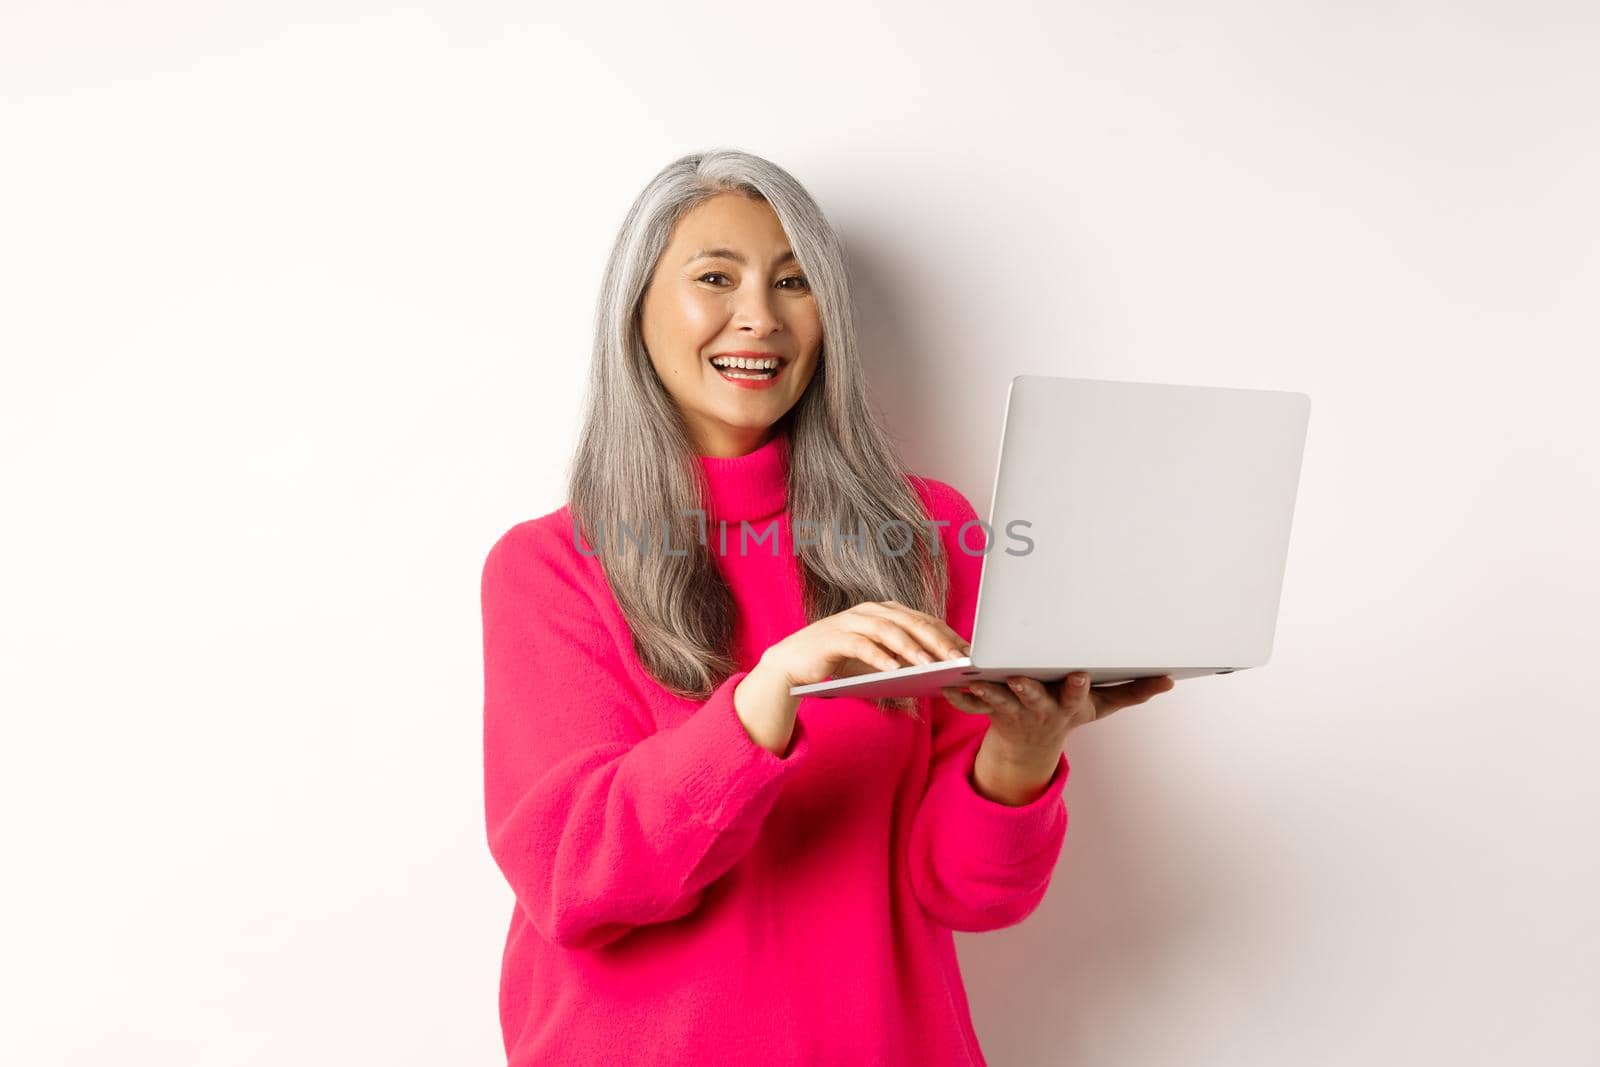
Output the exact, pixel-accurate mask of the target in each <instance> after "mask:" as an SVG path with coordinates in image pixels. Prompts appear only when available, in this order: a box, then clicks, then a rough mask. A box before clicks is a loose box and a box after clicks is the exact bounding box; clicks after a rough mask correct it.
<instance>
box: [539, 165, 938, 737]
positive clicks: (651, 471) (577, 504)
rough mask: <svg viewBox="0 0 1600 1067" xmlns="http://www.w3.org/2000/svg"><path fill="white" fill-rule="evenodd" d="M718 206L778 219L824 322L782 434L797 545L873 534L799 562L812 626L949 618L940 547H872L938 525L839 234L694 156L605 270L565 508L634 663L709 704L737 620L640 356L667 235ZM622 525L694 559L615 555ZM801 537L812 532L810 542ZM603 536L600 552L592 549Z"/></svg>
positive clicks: (761, 176) (686, 450)
mask: <svg viewBox="0 0 1600 1067" xmlns="http://www.w3.org/2000/svg"><path fill="white" fill-rule="evenodd" d="M723 193H740V194H742V195H745V196H748V197H751V198H752V199H756V200H760V201H764V202H765V203H766V204H767V205H768V206H770V207H771V208H772V210H773V213H774V214H775V215H776V216H777V217H778V221H779V222H780V223H781V224H782V225H783V229H784V232H785V234H786V235H787V236H788V238H789V241H790V244H791V246H792V247H793V249H794V252H795V256H796V257H797V259H798V262H799V266H800V268H801V270H802V271H803V272H804V273H805V276H806V279H807V282H808V284H809V286H810V288H811V291H812V292H813V293H814V294H815V298H816V301H817V307H818V311H819V313H820V315H821V320H822V346H821V351H820V353H819V358H818V361H817V367H816V371H815V372H814V374H813V376H812V379H811V381H810V383H809V384H808V385H807V387H806V391H805V392H804V393H803V394H802V395H801V397H800V399H799V400H798V401H796V402H795V405H794V407H793V408H792V409H790V411H789V412H788V413H787V414H785V415H784V417H783V419H782V420H780V425H779V426H778V427H776V429H775V432H776V433H785V432H786V433H788V435H789V483H788V508H789V516H790V527H791V531H792V530H793V529H797V528H800V529H813V530H818V531H832V530H833V529H834V525H833V524H834V523H837V524H838V528H839V529H840V530H843V531H857V530H859V529H860V528H861V526H862V525H864V526H865V528H866V530H867V531H868V536H867V538H866V540H865V548H864V550H860V546H858V549H857V550H850V551H847V550H846V549H845V548H843V547H841V545H840V543H839V539H838V538H835V537H831V536H821V537H817V538H816V539H815V540H816V541H817V542H818V543H816V544H811V543H809V542H807V543H805V544H797V545H795V546H794V551H795V554H796V557H797V563H798V567H797V570H798V572H799V574H800V576H801V580H802V584H803V586H804V606H805V615H806V620H807V623H808V624H809V623H811V622H815V621H817V620H818V619H821V618H825V617H826V616H829V615H833V614H836V613H838V612H841V611H844V610H846V609H847V608H850V607H852V606H854V605H856V604H859V603H861V602H862V601H867V600H877V601H881V600H896V601H899V602H900V603H902V604H905V605H906V606H908V607H911V608H915V609H917V610H919V611H924V612H927V613H928V614H930V615H934V616H936V617H940V618H942V617H943V616H944V608H945V598H946V596H947V595H948V576H947V574H946V572H945V567H944V562H943V557H942V556H940V555H938V554H937V550H936V549H934V548H933V542H934V541H935V540H936V536H935V537H930V538H927V539H926V540H924V537H923V536H915V537H913V538H912V550H910V551H905V552H901V553H900V554H898V555H890V554H887V553H884V552H881V551H875V550H874V548H873V545H874V542H873V537H872V533H871V531H875V530H879V529H881V528H883V527H884V526H885V525H886V524H892V523H895V521H896V520H899V521H900V522H904V523H906V524H907V527H909V529H910V530H912V531H922V532H923V533H924V534H925V533H926V529H927V525H926V520H927V518H928V516H927V515H926V512H925V510H924V508H923V506H922V503H921V501H920V500H919V499H918V496H917V494H916V491H915V489H914V488H913V487H912V486H911V484H910V483H909V481H908V480H907V476H906V474H904V473H902V470H903V468H902V464H901V462H900V458H899V455H898V452H897V450H896V449H895V446H894V444H893V441H892V439H891V438H890V436H889V434H888V433H887V432H886V431H885V429H884V428H883V426H882V425H881V423H880V421H879V418H878V415H877V413H876V412H875V410H874V409H873V407H872V406H871V405H870V403H869V397H868V389H867V382H866V378H865V376H864V375H863V373H862V368H861V360H860V356H859V354H858V352H857V349H856V335H855V325H854V320H853V309H852V304H851V295H850V282H849V276H848V273H847V270H846V266H845V256H844V249H843V245H842V244H841V242H840V240H839V237H838V235H837V234H836V233H835V232H834V230H833V227H832V226H831V225H829V223H828V220H827V219H826V218H825V217H824V216H823V214H822V211H821V209H820V208H819V207H818V206H817V204H816V202H815V201H814V200H813V199H812V198H811V195H810V194H809V193H807V192H806V190H805V188H804V187H802V186H801V185H800V183H799V182H797V181H796V180H795V179H794V178H793V177H792V176H791V175H790V174H789V173H788V172H787V171H785V170H783V169H782V168H781V167H778V166H776V165H775V164H773V163H770V162H768V161H767V160H765V159H762V158H760V157H759V156H754V155H751V154H749V153H746V152H740V151H735V150H732V149H718V150H713V151H705V152H697V153H692V154H690V155H686V156H683V157H681V158H679V159H677V160H675V161H673V162H672V163H670V164H668V165H667V166H666V167H665V168H663V169H662V170H661V172H660V173H658V174H657V175H656V176H655V177H654V178H653V179H651V180H650V182H649V184H648V185H646V186H645V188H644V190H643V191H642V192H641V193H640V194H639V196H638V198H637V199H636V200H635V201H634V203H633V207H632V208H631V209H630V210H629V211H628V215H627V218H626V219H624V221H623V223H622V226H621V228H620V230H619V231H618V233H617V237H616V242H615V244H614V245H613V246H612V250H611V255H610V258H609V259H608V261H607V263H606V268H605V275H604V278H603V279H602V281H601V286H600V298H599V303H598V305H597V308H596V312H595V333H594V357H593V362H592V364H591V367H590V376H589V392H588V398H587V402H586V406H585V414H584V418H583V426H582V429H581V431H580V435H579V440H578V446H577V450H576V452H575V454H574V456H573V460H572V464H571V467H570V468H569V475H568V495H569V501H570V510H571V514H572V518H573V520H574V523H575V527H576V528H577V529H578V530H580V531H581V533H582V536H583V538H584V539H585V540H586V541H587V542H588V544H589V545H590V546H592V548H593V551H594V552H595V553H596V554H597V555H598V556H599V558H600V560H601V563H602V567H603V569H604V572H605V575H606V579H607V581H608V583H609V584H610V586H611V590H612V592H613V594H614V595H615V596H616V599H617V603H618V605H619V606H620V607H621V609H622V612H623V614H624V615H625V617H626V618H627V620H628V624H629V627H630V629H631V630H632V633H633V643H634V651H635V654H636V655H637V656H638V658H639V660H640V662H641V663H642V664H643V665H644V667H645V669H646V670H647V671H648V672H649V673H650V675H651V676H652V677H653V678H655V679H656V680H657V681H658V682H659V683H660V684H661V685H663V686H664V687H665V688H667V689H669V690H670V691H672V692H674V693H676V694H678V695H679V696H682V697H687V698H692V699H696V700H705V699H707V698H709V696H710V694H711V691H712V690H713V689H715V688H716V687H717V686H718V685H720V684H721V683H722V682H723V681H725V680H726V679H727V677H728V676H729V675H731V674H732V673H734V672H735V671H737V670H738V669H740V668H739V665H738V664H737V662H736V661H735V660H734V659H733V655H732V639H733V632H734V621H735V615H736V606H735V603H734V599H733V595H732V593H731V591H730V590H729V589H728V587H727V584H726V582H724V580H723V578H722V576H721V574H720V572H719V571H718V570H717V568H716V565H715V563H714V561H713V559H712V557H711V551H710V549H709V547H708V548H706V550H705V551H695V550H694V548H693V546H695V545H697V544H702V545H703V544H704V543H705V540H706V539H704V538H702V537H701V532H702V530H703V527H702V526H701V524H700V520H699V519H698V518H697V517H695V516H693V515H692V514H686V512H688V511H690V510H691V509H695V508H704V507H705V506H706V501H707V500H708V496H707V485H706V481H705V472H704V470H703V469H702V467H701V465H700V462H699V459H698V456H697V452H696V449H695V446H694V442H693V439H692V438H691V437H690V435H689V432H688V429H687V427H686V425H685V423H684V421H683V417H682V415H681V413H680V412H679V411H678V409H677V405H676V403H675V402H674V401H673V399H672V397H671V395H670V394H669V393H668V392H667V390H666V388H665V387H664V386H663V385H662V383H661V380H660V379H659V378H658V377H657V375H656V373H655V368H654V367H653V365H652V364H651V362H650V358H649V354H648V353H647V352H646V351H645V347H644V342H643V340H642V338H641V335H640V332H639V310H640V305H641V301H642V299H643V296H644V292H645V289H646V288H647V287H648V286H649V284H650V280H651V277H652V276H653V274H654V272H655V269H656V265H657V262H658V261H659V260H660V258H661V255H662V253H663V252H664V251H665V249H666V247H667V244H668V241H669V239H670V237H671V235H672V231H673V228H674V226H675V225H676V224H677V222H678V221H679V220H680V219H681V218H683V216H684V215H685V214H687V213H688V212H689V211H690V210H692V209H693V208H694V207H696V206H697V205H699V204H700V203H702V202H704V201H706V200H708V199H710V198H712V197H714V196H717V195H719V194H723ZM782 423H787V424H788V425H787V426H785V425H782ZM624 521H626V523H627V525H628V526H629V527H632V528H638V527H640V526H641V525H642V526H643V528H644V529H645V530H647V531H663V530H665V531H670V538H671V543H672V544H674V545H680V546H681V545H689V546H691V547H690V551H688V552H686V553H684V554H680V555H671V554H667V553H664V552H649V553H646V552H639V551H635V552H631V553H630V552H627V551H625V550H619V548H618V546H615V545H614V544H613V543H612V539H611V538H607V537H606V536H604V534H605V533H606V532H608V531H613V530H617V529H619V528H620V526H621V524H622V523H623V522H624ZM807 522H809V523H812V524H814V525H811V526H804V525H803V524H804V523H807ZM890 528H893V527H892V526H891V527H890ZM596 530H598V531H600V533H601V535H602V536H600V537H598V538H597V537H595V536H593V535H594V532H595V531H596ZM729 532H730V534H732V533H733V531H732V530H730V531H729ZM622 547H623V548H624V549H625V546H622ZM877 704H878V707H879V708H880V709H881V710H884V711H888V710H890V709H891V708H897V709H899V710H901V711H903V712H906V713H908V714H910V715H911V716H912V717H913V718H916V717H918V716H917V711H916V701H915V700H911V699H908V698H900V699H889V698H884V699H880V700H878V701H877Z"/></svg>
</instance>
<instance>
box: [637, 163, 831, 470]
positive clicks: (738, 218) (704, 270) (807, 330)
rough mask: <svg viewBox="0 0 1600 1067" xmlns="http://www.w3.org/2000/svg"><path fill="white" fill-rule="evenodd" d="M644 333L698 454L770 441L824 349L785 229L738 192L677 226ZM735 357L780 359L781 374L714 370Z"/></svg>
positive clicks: (654, 284)
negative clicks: (715, 362)
mask: <svg viewBox="0 0 1600 1067" xmlns="http://www.w3.org/2000/svg"><path fill="white" fill-rule="evenodd" d="M639 331H640V334H641V336H642V337H643V339H644V346H645V349H646V351H648V352H649V354H650V362H651V364H652V365H654V367H655V369H656V374H657V375H658V376H659V377H660V378H661V384H662V385H664V386H666V389H667V392H668V393H669V394H671V396H672V399H673V400H674V402H676V403H677V405H678V410H679V411H680V412H682V413H683V419H684V424H685V425H686V426H687V427H688V430H689V434H690V436H691V437H692V438H693V439H694V442H695V446H696V451H697V452H698V454H700V455H702V456H717V457H722V458H728V457H732V456H742V455H744V454H746V453H747V452H750V451H751V450H753V449H755V448H757V447H759V446H760V445H762V444H764V443H765V442H766V441H767V440H768V439H769V437H770V431H771V429H772V427H773V425H774V424H775V423H776V422H777V421H778V420H779V419H781V418H783V416H784V415H785V414H787V413H788V411H789V409H790V408H792V407H794V405H795V403H796V402H797V401H798V400H799V399H800V397H801V395H802V394H804V393H805V391H806V386H807V385H808V384H810V382H811V376H812V374H813V373H814V372H815V370H816V366H817V354H818V352H819V351H820V349H821V347H822V318H821V316H820V314H819V313H818V311H817V301H816V298H815V297H814V296H813V294H812V292H811V288H810V285H809V284H808V283H807V282H806V279H805V275H804V274H802V273H801V271H800V265H799V264H798V263H797V262H796V261H795V259H794V253H793V251H792V250H791V249H790V247H789V238H788V236H787V235H786V234H785V233H784V232H783V225H782V224H781V223H780V222H779V221H778V216H777V215H776V214H775V213H774V212H773V210H772V208H770V207H769V206H767V204H766V203H765V202H763V201H760V200H754V199H751V198H750V197H747V196H744V195H742V194H739V193H722V194H719V195H717V196H714V197H712V198H711V199H709V200H706V201H704V202H703V203H701V204H699V205H697V206H696V207H695V208H694V209H693V210H692V211H690V212H689V213H688V214H686V215H685V216H684V217H683V218H682V219H680V220H679V221H678V225H677V226H676V227H675V228H674V229H673V231H672V237H671V239H670V241H669V242H668V243H667V248H666V251H665V252H663V253H662V255H661V260H660V262H659V263H657V265H656V270H655V273H654V274H653V275H652V276H651V278H650V284H649V286H648V287H647V288H646V289H645V292H644V300H643V302H642V304H641V306H640V312H639ZM732 353H745V354H747V355H746V357H745V358H746V359H747V360H756V359H757V358H758V357H772V358H775V359H777V360H778V367H777V373H776V375H775V376H772V375H763V374H762V372H760V371H759V370H756V369H753V368H752V369H744V370H738V369H735V370H730V371H726V372H725V371H721V370H718V369H717V367H716V366H714V365H713V364H712V359H713V358H714V357H719V356H722V355H724V354H732ZM750 353H754V355H748V354H750ZM718 362H722V360H720V359H719V360H718Z"/></svg>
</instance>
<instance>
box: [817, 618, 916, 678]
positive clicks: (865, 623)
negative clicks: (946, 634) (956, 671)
mask: <svg viewBox="0 0 1600 1067" xmlns="http://www.w3.org/2000/svg"><path fill="white" fill-rule="evenodd" d="M839 621H840V625H841V626H842V627H844V629H845V630H847V631H849V632H852V633H856V634H861V635H864V636H865V637H867V638H868V639H870V640H872V641H875V642H877V643H878V644H879V645H882V646H883V647H884V648H885V649H887V650H889V651H891V652H894V653H897V654H898V655H899V656H900V657H901V659H903V660H904V661H905V663H932V662H934V659H933V657H932V656H930V655H928V653H927V651H926V650H925V649H924V648H923V647H922V646H921V645H920V644H918V643H917V641H916V640H915V639H914V638H913V637H912V636H911V635H910V634H908V633H906V632H905V630H903V629H901V628H900V626H899V624H898V623H896V622H895V621H894V620H893V619H891V618H889V617H887V616H884V615H871V614H866V613H862V614H856V615H850V614H846V615H844V616H843V617H842V618H841V619H840V620H839ZM901 666H903V664H902V663H899V662H896V663H895V667H896V668H899V667H901Z"/></svg>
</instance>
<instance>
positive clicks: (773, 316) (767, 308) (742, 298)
mask: <svg viewBox="0 0 1600 1067" xmlns="http://www.w3.org/2000/svg"><path fill="white" fill-rule="evenodd" d="M772 300H773V298H772V295H771V294H770V293H769V292H768V291H767V290H765V289H762V288H759V287H752V288H749V289H746V290H744V291H743V292H741V293H740V294H739V304H738V307H737V308H736V309H735V311H734V323H735V325H737V326H738V328H739V329H741V330H743V329H748V330H750V331H751V332H752V333H754V334H755V335H756V336H757V337H765V336H766V335H767V334H769V333H772V332H774V331H776V330H781V329H782V328H783V319H782V318H781V317H780V316H779V315H778V312H777V310H776V308H775V307H774V306H773V303H772Z"/></svg>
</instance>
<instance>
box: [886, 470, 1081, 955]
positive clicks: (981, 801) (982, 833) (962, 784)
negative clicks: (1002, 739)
mask: <svg viewBox="0 0 1600 1067" xmlns="http://www.w3.org/2000/svg"><path fill="white" fill-rule="evenodd" d="M927 481H928V484H929V486H930V489H929V492H930V495H931V498H932V501H931V502H932V510H933V512H934V518H936V519H948V520H949V526H948V527H946V528H944V529H943V530H941V537H942V538H944V539H945V541H944V546H943V549H942V551H944V552H945V553H947V555H948V566H949V572H950V599H949V602H948V603H949V611H948V613H947V615H946V618H945V621H946V622H948V623H949V624H950V626H951V628H952V629H954V630H955V631H956V632H957V633H959V634H961V635H962V636H963V637H964V638H966V639H967V640H968V641H971V640H972V626H973V622H974V613H975V611H976V607H977V595H978V577H979V574H980V572H981V570H982V567H983V559H984V557H983V556H982V555H981V554H968V553H967V552H965V551H963V550H962V548H961V546H960V544H959V543H958V540H957V538H958V534H959V532H960V529H961V526H962V524H963V523H966V522H968V521H970V520H972V519H974V518H976V517H977V515H976V512H975V511H974V510H973V507H972V505H971V503H969V502H968V501H967V499H966V497H965V496H963V495H962V494H961V493H960V491H959V490H956V489H954V488H952V487H950V486H947V485H945V484H944V483H942V482H936V481H933V480H932V479H929V480H927ZM941 505H942V506H941ZM964 540H965V543H966V544H967V545H968V546H970V548H971V549H972V551H973V552H974V553H978V552H980V551H981V549H982V547H983V545H984V544H985V543H986V542H985V538H984V535H983V530H982V528H981V527H979V526H977V525H974V526H973V527H972V528H971V529H969V530H968V531H967V536H966V538H965V539H964ZM995 551H1003V549H1001V548H996V549H995ZM929 704H930V705H931V715H930V718H931V723H932V731H933V746H932V754H931V757H930V762H931V766H930V769H929V774H928V785H927V788H926V790H925V792H924V794H923V796H922V799H921V802H920V803H919V805H918V807H917V812H916V815H915V816H914V818H913V820H912V829H911V837H910V844H909V849H910V862H909V866H908V870H909V872H910V879H911V887H912V890H913V892H914V893H915V895H916V897H917V899H918V901H919V902H920V903H921V904H922V907H923V909H924V910H925V911H926V912H927V913H928V915H929V916H930V917H931V918H932V919H933V920H934V921H936V922H939V923H941V924H943V925H945V926H947V927H949V928H951V929H953V930H966V931H978V930H995V929H999V928H1001V927H1006V926H1012V925H1015V924H1016V923H1019V922H1021V921H1022V920H1023V919H1025V918H1027V917H1028V915H1030V914H1032V912H1033V910H1034V909H1035V908H1036V907H1038V905H1039V902H1040V901H1041V900H1043V899H1044V894H1045V890H1046V889H1047V888H1048V887H1049V884H1050V877H1051V874H1052V873H1053V872H1054V870H1055V865H1056V861H1057V860H1058V859H1059V858H1060V855H1061V846H1062V844H1063V842H1064V841H1065V838H1066V830H1067V808H1066V802H1065V799H1064V798H1063V795H1062V791H1063V789H1064V788H1065V787H1066V781H1067V775H1068V773H1069V770H1070V768H1069V766H1068V763H1067V757H1066V754H1065V753H1063V754H1062V755H1061V757H1060V759H1059V760H1058V762H1057V764H1056V769H1055V773H1054V774H1053V775H1052V776H1051V778H1050V782H1049V784H1048V785H1047V786H1046V788H1045V790H1044V792H1043V794H1041V795H1040V796H1039V797H1037V798H1035V799H1034V800H1032V801H1031V802H1029V803H1027V804H1023V805H1021V806H1017V807H1013V806H1010V805H1007V804H1001V803H999V802H998V801H994V800H990V799H989V798H987V797H985V796H983V795H982V794H981V793H979V792H978V791H977V789H976V788H975V787H974V786H973V783H972V769H973V764H974V761H975V760H976V758H977V754H978V746H979V745H980V744H982V742H983V735H984V734H985V733H986V732H987V731H988V729H989V717H988V716H987V715H982V714H977V713H970V712H965V711H962V710H961V709H959V708H957V707H955V706H954V705H953V704H951V703H950V702H949V701H948V700H946V699H944V697H943V696H942V695H936V696H933V697H931V698H930V699H929Z"/></svg>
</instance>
